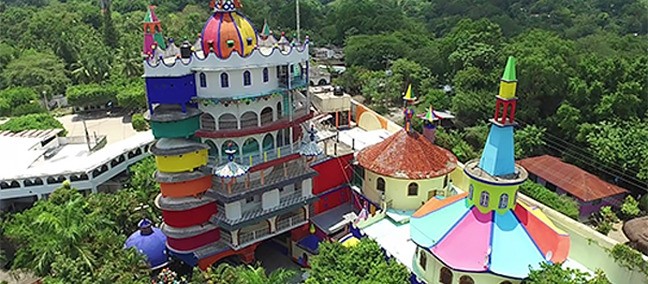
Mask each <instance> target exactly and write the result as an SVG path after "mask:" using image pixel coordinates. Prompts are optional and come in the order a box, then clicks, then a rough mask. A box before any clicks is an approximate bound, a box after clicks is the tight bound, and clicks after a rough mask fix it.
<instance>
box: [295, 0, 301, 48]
mask: <svg viewBox="0 0 648 284" xmlns="http://www.w3.org/2000/svg"><path fill="white" fill-rule="evenodd" d="M295 18H296V20H297V42H299V41H300V40H301V37H300V34H299V0H295Z"/></svg>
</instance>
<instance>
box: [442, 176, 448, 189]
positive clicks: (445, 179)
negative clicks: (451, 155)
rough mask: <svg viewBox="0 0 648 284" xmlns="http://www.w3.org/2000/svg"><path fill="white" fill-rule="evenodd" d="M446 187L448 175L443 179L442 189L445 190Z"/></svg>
mask: <svg viewBox="0 0 648 284" xmlns="http://www.w3.org/2000/svg"><path fill="white" fill-rule="evenodd" d="M447 186H448V175H446V176H445V177H444V178H443V188H446V187H447Z"/></svg>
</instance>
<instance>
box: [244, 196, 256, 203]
mask: <svg viewBox="0 0 648 284" xmlns="http://www.w3.org/2000/svg"><path fill="white" fill-rule="evenodd" d="M252 202H254V196H250V197H247V198H245V203H252Z"/></svg>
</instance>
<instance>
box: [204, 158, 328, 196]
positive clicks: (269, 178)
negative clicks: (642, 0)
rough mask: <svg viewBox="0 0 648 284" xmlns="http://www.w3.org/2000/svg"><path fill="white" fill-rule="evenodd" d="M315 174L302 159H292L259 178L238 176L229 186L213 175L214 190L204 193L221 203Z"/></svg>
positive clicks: (282, 185)
mask: <svg viewBox="0 0 648 284" xmlns="http://www.w3.org/2000/svg"><path fill="white" fill-rule="evenodd" d="M315 175H317V172H316V171H314V170H313V169H311V168H310V167H307V166H306V165H305V164H304V162H303V161H302V160H293V161H289V162H285V163H282V164H279V165H277V166H275V167H274V168H273V169H272V172H270V173H269V174H267V175H265V176H263V177H262V178H260V179H256V180H252V181H249V182H246V180H245V179H246V177H240V178H238V179H237V182H236V183H234V184H233V185H231V186H228V185H227V184H226V183H225V184H224V183H223V182H222V181H221V179H220V178H218V177H214V179H213V185H212V189H213V191H214V192H213V193H209V192H208V193H206V194H210V195H211V196H213V197H214V198H216V199H218V200H220V201H222V202H223V203H229V202H233V201H236V200H239V199H241V198H245V197H247V196H250V195H254V194H256V193H258V192H261V191H265V190H270V189H274V188H280V187H284V186H286V185H289V184H291V183H295V182H299V181H302V180H305V179H308V178H312V177H314V176H315Z"/></svg>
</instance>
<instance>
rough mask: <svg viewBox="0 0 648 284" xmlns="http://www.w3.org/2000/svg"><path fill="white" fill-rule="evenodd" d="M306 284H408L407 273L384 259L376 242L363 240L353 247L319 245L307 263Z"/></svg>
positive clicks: (389, 260)
mask: <svg viewBox="0 0 648 284" xmlns="http://www.w3.org/2000/svg"><path fill="white" fill-rule="evenodd" d="M310 264H311V270H310V277H309V278H308V279H306V283H308V284H314V283H408V278H409V271H407V268H406V267H405V266H403V265H402V264H400V263H398V262H397V261H396V260H394V259H387V260H385V255H384V254H383V252H382V251H381V248H380V246H379V245H378V243H376V241H374V240H371V239H363V240H362V241H361V242H359V243H358V244H357V245H356V246H353V247H349V248H347V247H344V246H342V244H340V243H339V242H325V243H321V244H320V247H319V254H317V255H315V256H313V257H312V258H311V261H310Z"/></svg>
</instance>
